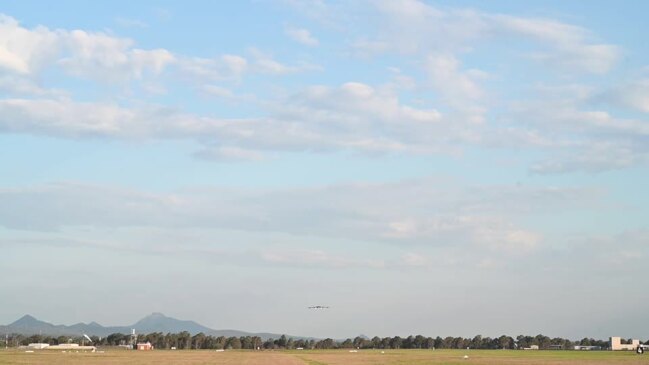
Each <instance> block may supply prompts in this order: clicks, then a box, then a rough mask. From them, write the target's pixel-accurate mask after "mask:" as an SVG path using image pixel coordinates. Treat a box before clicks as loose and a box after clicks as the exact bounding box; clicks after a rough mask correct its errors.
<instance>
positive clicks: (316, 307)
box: [309, 305, 329, 309]
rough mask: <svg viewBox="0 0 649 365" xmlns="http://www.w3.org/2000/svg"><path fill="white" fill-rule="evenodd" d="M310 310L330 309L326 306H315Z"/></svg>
mask: <svg viewBox="0 0 649 365" xmlns="http://www.w3.org/2000/svg"><path fill="white" fill-rule="evenodd" d="M309 309H329V307H328V306H326V305H314V306H311V307H309Z"/></svg>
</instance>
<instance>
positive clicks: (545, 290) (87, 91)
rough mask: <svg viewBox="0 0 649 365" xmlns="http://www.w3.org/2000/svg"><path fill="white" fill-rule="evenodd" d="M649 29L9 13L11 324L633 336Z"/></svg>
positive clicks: (460, 17) (177, 8)
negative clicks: (146, 318)
mask: <svg viewBox="0 0 649 365" xmlns="http://www.w3.org/2000/svg"><path fill="white" fill-rule="evenodd" d="M647 10H649V9H647V5H646V4H644V3H640V2H632V1H628V2H626V1H622V2H617V3H616V4H614V5H613V4H611V3H610V2H604V1H601V2H595V1H589V2H585V1H573V2H565V1H550V2H548V1H542V2H541V1H538V2H531V1H527V2H511V1H487V2H474V1H459V2H458V1H453V2H451V1H415V0H399V1H379V0H377V1H356V2H327V1H320V0H310V1H298V0H283V1H281V0H278V1H251V2H244V1H241V2H227V3H223V2H220V3H218V2H217V3H215V2H207V1H205V2H200V1H185V2H182V3H177V2H132V1H131V2H110V3H108V2H93V3H87V2H79V1H61V2H57V4H56V6H54V5H48V4H43V3H42V2H36V1H33V2H32V1H21V2H13V3H7V4H3V5H2V7H0V13H1V14H2V15H0V167H1V168H2V169H1V170H2V171H1V173H0V203H1V204H0V245H1V246H2V251H3V255H2V256H0V263H1V265H0V277H1V278H2V279H0V290H1V291H2V292H3V293H5V295H3V297H4V298H8V299H6V301H5V303H4V305H3V306H2V308H0V322H2V323H8V322H11V321H13V320H14V319H16V318H18V317H19V316H21V315H22V314H24V313H30V314H32V315H35V316H36V317H39V318H44V319H47V320H50V321H52V322H55V323H73V322H79V321H84V322H89V321H92V320H96V321H98V322H100V323H103V324H128V323H132V322H134V321H135V320H137V319H138V318H140V317H142V316H143V315H145V314H148V313H150V312H163V313H165V314H167V315H170V316H174V317H178V318H188V319H194V320H197V321H199V322H201V323H203V324H205V325H208V326H210V327H213V328H237V329H242V330H250V331H275V332H285V333H292V334H298V335H308V336H322V337H324V336H332V337H345V336H355V335H357V334H359V333H364V334H368V335H374V334H376V335H381V336H388V335H396V334H400V335H407V334H414V333H421V334H424V335H434V336H436V335H442V336H445V335H466V336H469V335H471V336H472V335H475V334H482V335H491V336H494V335H500V334H503V333H507V334H510V335H517V334H521V333H528V334H536V333H544V334H547V335H552V336H567V337H574V338H581V337H584V336H588V337H590V336H592V337H600V338H604V337H608V336H611V335H619V336H623V337H630V336H643V335H645V333H643V332H642V330H643V329H644V328H646V327H647V325H649V319H647V318H638V316H637V315H636V314H637V312H638V311H642V310H643V304H644V303H646V302H647V300H649V294H648V293H647V292H646V291H644V290H637V288H636V285H637V284H636V283H637V281H638V280H642V278H643V277H646V276H647V274H648V273H649V272H648V271H647V269H646V265H645V264H646V260H647V259H648V258H649V249H648V244H649V242H648V237H649V231H648V227H647V224H646V217H647V215H648V213H649V211H648V209H647V206H648V203H649V198H648V197H647V194H645V187H646V186H647V185H648V184H649V174H647V165H648V162H649V147H648V146H649V143H647V142H648V139H649V125H648V124H647V120H648V118H647V114H648V113H649V64H648V63H647V61H646V60H647V56H648V54H647V50H646V47H644V45H643V39H642V36H641V35H642V34H646V33H649V29H647V27H648V26H647V25H646V21H645V19H644V14H646V13H647ZM133 280H141V281H144V282H146V283H148V284H147V287H146V289H142V288H141V287H136V286H133V285H130V283H131V282H132V281H133ZM61 292H64V293H66V294H65V295H60V293H61ZM106 293H110V295H106ZM98 297H99V298H101V299H100V300H98V299H97V298H98ZM179 298H182V301H181V302H182V303H179ZM133 301H135V302H136V303H138V304H137V305H136V306H133V305H132V303H133ZM309 305H330V306H331V307H332V309H331V310H330V311H327V312H318V313H313V312H309V311H308V310H306V309H305V308H306V307H307V306H309ZM242 313H245V315H243V314H242ZM395 313H399V315H397V316H395V315H394V314H395ZM484 313H489V315H488V316H485V315H484ZM454 314H455V315H454ZM458 318H462V320H458Z"/></svg>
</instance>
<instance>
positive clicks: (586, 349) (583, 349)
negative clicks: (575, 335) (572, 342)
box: [575, 345, 602, 351]
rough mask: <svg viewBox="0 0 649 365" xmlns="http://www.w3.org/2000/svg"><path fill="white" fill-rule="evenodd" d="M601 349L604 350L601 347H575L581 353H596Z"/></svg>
mask: <svg viewBox="0 0 649 365" xmlns="http://www.w3.org/2000/svg"><path fill="white" fill-rule="evenodd" d="M601 349H602V347H601V346H581V345H577V346H575V350H579V351H596V350H601Z"/></svg>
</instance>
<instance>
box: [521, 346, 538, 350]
mask: <svg viewBox="0 0 649 365" xmlns="http://www.w3.org/2000/svg"><path fill="white" fill-rule="evenodd" d="M538 349H539V345H530V347H524V348H523V350H538Z"/></svg>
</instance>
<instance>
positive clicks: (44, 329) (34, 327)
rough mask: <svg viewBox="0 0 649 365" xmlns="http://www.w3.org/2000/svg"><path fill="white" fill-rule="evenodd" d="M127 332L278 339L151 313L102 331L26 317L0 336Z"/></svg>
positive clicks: (92, 325)
mask: <svg viewBox="0 0 649 365" xmlns="http://www.w3.org/2000/svg"><path fill="white" fill-rule="evenodd" d="M131 329H135V331H136V332H137V333H143V334H146V333H151V332H162V333H167V332H171V333H178V332H182V331H187V332H189V333H191V334H192V335H195V334H197V333H200V332H203V333H204V334H206V335H211V336H225V337H232V336H236V337H241V336H259V337H261V338H263V339H264V340H266V339H268V338H279V337H280V336H281V334H277V333H266V332H264V333H250V332H244V331H237V330H229V329H225V330H214V329H211V328H209V327H205V326H203V325H201V324H199V323H196V322H194V321H186V320H180V319H175V318H171V317H167V316H165V315H164V314H162V313H152V314H150V315H148V316H146V317H144V318H142V319H140V320H139V321H137V322H135V323H134V324H132V325H130V326H109V327H104V326H102V325H100V324H99V323H97V322H90V323H77V324H73V325H70V326H66V325H54V324H51V323H48V322H44V321H41V320H38V319H36V318H34V317H32V316H30V315H29V314H27V315H24V316H23V317H21V318H20V319H18V320H16V321H15V322H13V323H11V324H8V325H6V326H0V332H1V333H19V334H22V335H34V334H43V335H48V336H62V335H70V336H80V335H81V334H84V333H85V334H87V335H90V336H101V337H105V336H108V335H110V334H111V333H124V334H128V333H131ZM287 336H288V337H293V338H306V337H302V336H289V335H287Z"/></svg>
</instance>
